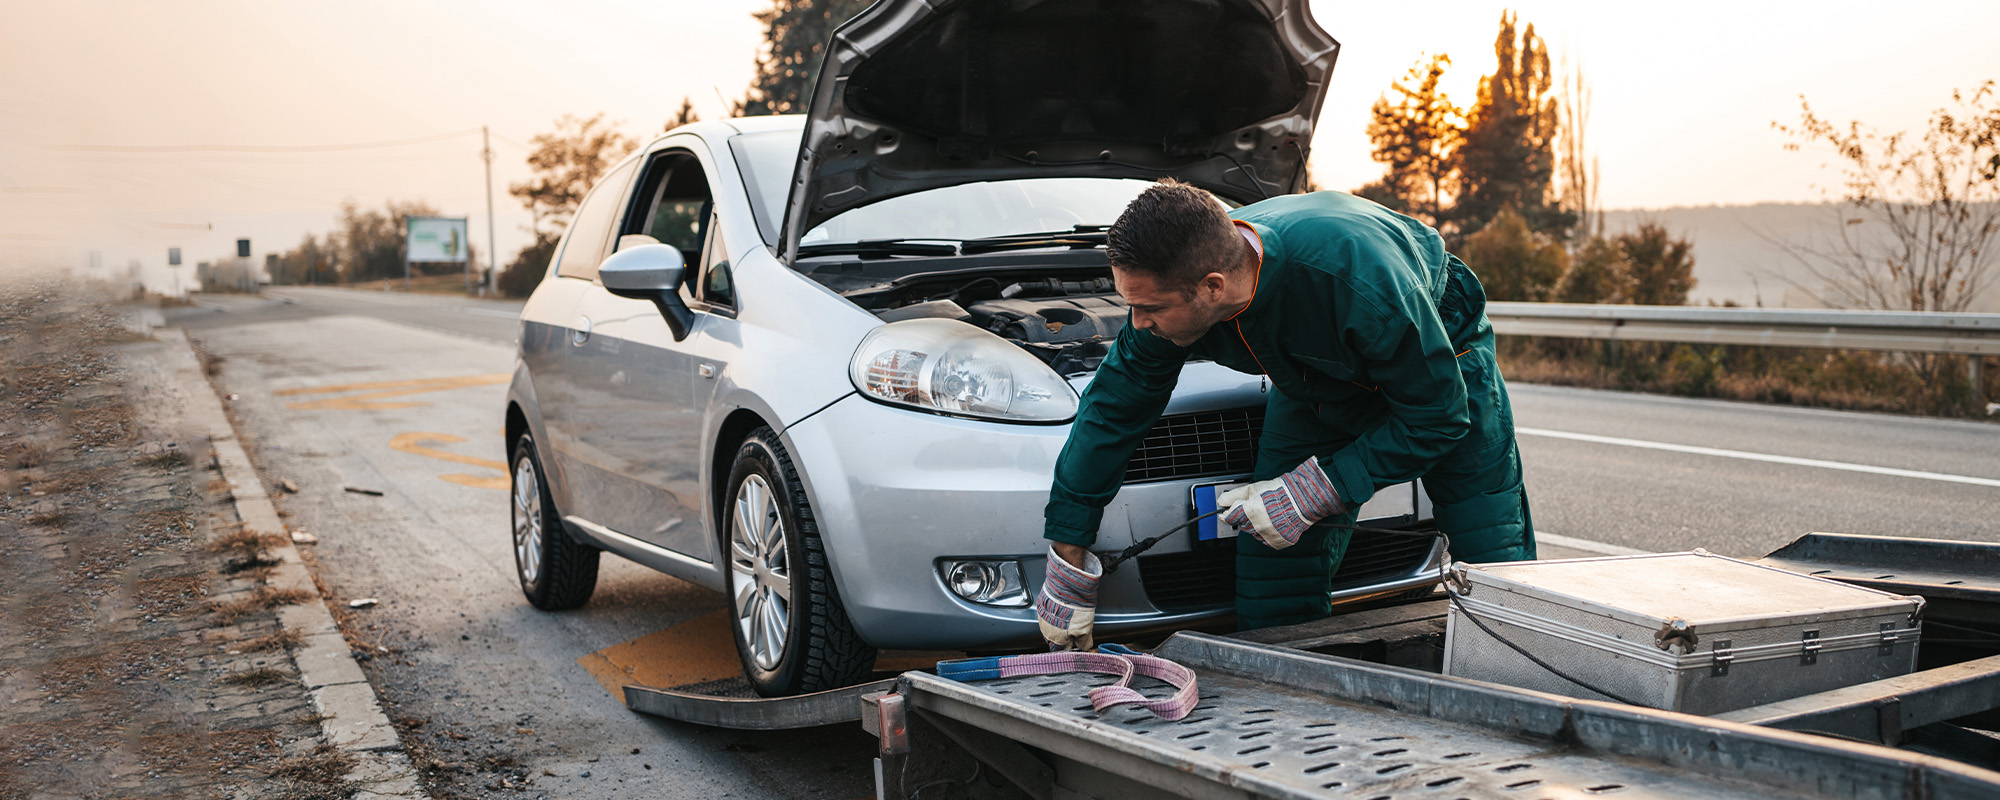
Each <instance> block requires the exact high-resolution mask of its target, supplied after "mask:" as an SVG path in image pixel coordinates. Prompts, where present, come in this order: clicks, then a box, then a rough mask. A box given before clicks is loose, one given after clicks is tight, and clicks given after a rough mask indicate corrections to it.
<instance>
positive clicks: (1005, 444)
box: [784, 364, 1441, 650]
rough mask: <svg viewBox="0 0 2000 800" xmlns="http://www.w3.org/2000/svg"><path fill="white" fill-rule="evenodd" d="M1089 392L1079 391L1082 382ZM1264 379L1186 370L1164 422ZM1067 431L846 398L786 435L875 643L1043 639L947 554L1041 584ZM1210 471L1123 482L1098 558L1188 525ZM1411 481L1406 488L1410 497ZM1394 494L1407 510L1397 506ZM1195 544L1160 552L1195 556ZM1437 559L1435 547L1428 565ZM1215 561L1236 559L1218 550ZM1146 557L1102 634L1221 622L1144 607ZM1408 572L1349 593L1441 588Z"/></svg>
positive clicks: (838, 577) (845, 593)
mask: <svg viewBox="0 0 2000 800" xmlns="http://www.w3.org/2000/svg"><path fill="white" fill-rule="evenodd" d="M1078 388H1079V389H1081V388H1082V387H1081V386H1079V387H1078ZM1260 390H1261V386H1260V382H1259V381H1257V380H1256V379H1255V378H1252V377H1248V376H1243V375H1240V374H1237V373H1233V372H1229V371H1227V370H1223V369H1221V368H1220V367H1216V366H1214V365H1211V364H1191V365H1189V367H1188V369H1187V370H1185V371H1184V372H1183V374H1182V378H1181V385H1180V388H1179V389H1178V390H1177V391H1176V392H1175V397H1174V402H1173V403H1172V404H1171V405H1170V406H1169V408H1168V410H1167V413H1169V414H1173V413H1186V412H1193V411H1207V410H1216V409H1225V408H1241V407H1245V406H1253V405H1259V404H1261V403H1262V402H1263V400H1264V397H1263V395H1262V393H1261V391H1260ZM1068 436H1069V426H1068V425H1021V424H1010V423H1001V422H990V421H983V420H971V419H960V418H954V417H947V416H943V415H939V414H930V413H925V412H921V411H914V410H910V409H903V408H895V407H891V406H887V405H883V404H880V403H876V402H874V401H871V400H869V399H867V398H864V397H862V396H860V395H849V396H848V397H845V398H843V399H841V400H840V401H838V402H835V403H834V404H833V405H831V406H829V407H827V408H826V409H824V410H822V411H820V412H819V413H817V414H815V415H813V416H811V417H809V418H807V419H805V420H803V421H801V422H799V423H797V424H794V425H793V426H791V427H790V428H787V429H786V431H785V433H784V437H785V440H786V445H787V447H788V448H789V449H790V450H791V452H792V456H793V459H794V463H795V464H796V465H798V468H799V470H800V477H801V479H802V480H803V481H804V482H805V484H806V489H807V492H808V494H809V496H810V498H811V502H812V511H813V514H814V516H815V520H816V522H817V525H818V530H819V534H820V536H821V539H822V541H823V542H824V543H825V546H826V553H827V559H828V562H829V566H830V568H831V570H832V572H833V575H834V579H835V582H836V585H837V586H838V587H839V591H840V597H841V602H842V604H843V605H844V607H845V609H846V611H847V614H848V617H849V618H850V619H851V620H852V621H853V622H854V624H855V626H856V628H857V630H858V632H859V633H860V634H861V635H862V637H863V638H864V639H866V640H867V641H869V642H870V643H872V644H874V645H875V646H877V647H882V648H886V649H910V650H920V649H960V650H983V649H1005V648H1013V647H1024V646H1025V647H1031V646H1033V645H1035V644H1036V643H1038V642H1039V641H1040V634H1039V631H1038V629H1037V626H1036V623H1035V614H1034V609H1033V608H1030V607H1012V608H1008V607H996V606H990V605H983V604H978V603H973V602H971V601H968V600H965V599H962V598H960V597H958V596H957V595H955V594H953V593H952V592H951V591H950V590H949V589H948V588H946V586H945V584H944V581H943V579H942V577H941V576H940V573H939V569H938V562H939V560H940V559H946V558H954V557H963V558H985V559H1011V560H1015V561H1018V562H1019V563H1020V565H1021V573H1022V577H1023V578H1024V580H1025V583H1026V588H1027V590H1028V593H1029V596H1030V597H1032V596H1033V593H1034V592H1035V591H1037V590H1039V588H1040V586H1041V579H1042V573H1043V570H1044V568H1045V562H1044V560H1043V559H1044V558H1045V556H1046V553H1047V548H1048V542H1047V540H1045V539H1043V538H1042V507H1043V505H1044V504H1045V503H1047V501H1048V497H1049V482H1050V476H1051V475H1052V474H1053V472H1054V468H1055V462H1056V456H1057V454H1059V453H1060V452H1061V451H1062V448H1063V445H1064V443H1065V442H1066V441H1067V439H1068ZM1229 477H1230V476H1209V477H1202V478H1191V479H1184V480H1169V481H1160V482H1154V483H1143V484H1128V485H1126V486H1124V487H1123V488H1122V489H1121V490H1120V491H1119V492H1118V494H1117V495H1116V496H1115V497H1114V498H1113V499H1112V501H1111V503H1110V504H1109V505H1108V506H1106V508H1105V513H1104V521H1103V524H1102V525H1101V526H1100V528H1099V530H1098V535H1097V541H1096V543H1095V544H1093V545H1092V550H1093V551H1096V552H1099V553H1111V552H1116V551H1118V550H1120V549H1122V548H1124V547H1126V546H1128V545H1130V544H1131V543H1132V542H1134V541H1136V540H1138V539H1143V538H1146V537H1150V536H1154V535H1157V534H1159V533H1161V532H1163V531H1166V530H1168V529H1170V528H1173V527H1174V526H1176V525H1179V524H1181V523H1184V522H1186V521H1187V519H1188V517H1189V516H1190V513H1191V512H1190V508H1191V505H1190V494H1189V492H1190V488H1191V487H1193V486H1195V485H1197V484H1203V483H1213V482H1216V481H1218V480H1228V479H1229ZM1407 486H1408V485H1405V487H1406V488H1407ZM1416 495H1417V493H1416V492H1415V491H1414V490H1413V489H1412V490H1410V491H1408V492H1405V493H1403V494H1400V495H1399V494H1398V493H1396V492H1395V491H1393V490H1385V491H1384V492H1383V493H1382V496H1383V501H1382V503H1381V504H1380V505H1381V507H1380V508H1376V509H1369V508H1364V512H1365V513H1364V517H1370V516H1373V517H1385V516H1387V517H1397V516H1408V517H1414V515H1416V514H1417V513H1418V511H1419V509H1418V505H1419V503H1420V502H1421V501H1420V500H1419V499H1418V498H1417V496H1416ZM1398 498H1403V499H1402V501H1401V502H1402V504H1403V505H1406V506H1408V507H1407V508H1400V507H1398V506H1397V502H1398ZM1190 544H1191V536H1190V535H1188V534H1180V535H1176V536H1173V537H1170V538H1168V539H1166V540H1164V541H1162V542H1160V543H1159V545H1157V546H1156V547H1155V548H1154V549H1153V551H1151V552H1154V553H1158V554H1167V553H1174V552H1185V551H1186V550H1188V549H1189V547H1190ZM1439 555H1441V550H1440V551H1439V552H1437V553H1434V554H1433V558H1432V559H1429V561H1432V562H1434V561H1435V557H1436V556H1439ZM1218 556H1220V557H1224V558H1227V557H1230V556H1228V555H1227V554H1226V553H1219V554H1218ZM1138 566H1139V565H1138V563H1137V562H1136V561H1135V562H1133V563H1132V564H1129V565H1127V566H1125V567H1122V568H1120V569H1119V570H1118V571H1116V572H1114V573H1112V574H1111V575H1108V576H1106V578H1105V581H1104V584H1103V585H1102V587H1101V589H1100V591H1099V598H1098V603H1099V605H1098V615H1097V629H1098V632H1099V636H1100V638H1105V639H1111V638H1116V637H1117V636H1119V635H1121V634H1130V633H1136V632H1139V631H1144V630H1154V629H1162V628H1174V627H1186V626H1192V625H1198V624H1200V623H1204V622H1212V621H1215V620H1217V619H1218V618H1221V617H1225V616H1227V615H1229V614H1230V613H1231V611H1230V609H1229V607H1228V604H1227V603H1226V602H1224V603H1219V604H1216V605H1213V606H1208V607H1205V608H1200V609H1193V610H1189V609H1180V610H1176V611H1163V610H1161V609H1160V608H1159V607H1157V606H1156V605H1154V603H1153V602H1152V601H1150V600H1149V599H1148V596H1147V592H1146V587H1145V585H1144V584H1143V583H1142V580H1141V570H1140V569H1139V568H1137V567H1138ZM1436 574H1437V573H1436V570H1435V566H1434V564H1430V565H1428V570H1427V571H1425V570H1419V569H1414V568H1413V569H1412V570H1409V571H1408V572H1407V573H1399V574H1397V575H1395V576H1392V577H1391V578H1389V579H1386V580H1383V581H1379V582H1374V583H1371V584H1369V585H1367V586H1365V587H1359V588H1358V589H1355V590H1350V591H1344V592H1342V593H1341V594H1342V595H1347V596H1353V595H1374V594H1382V593H1387V592H1397V591H1404V590H1407V589H1412V588H1418V587H1421V586H1424V585H1427V584H1428V583H1430V582H1433V581H1435V579H1436Z"/></svg>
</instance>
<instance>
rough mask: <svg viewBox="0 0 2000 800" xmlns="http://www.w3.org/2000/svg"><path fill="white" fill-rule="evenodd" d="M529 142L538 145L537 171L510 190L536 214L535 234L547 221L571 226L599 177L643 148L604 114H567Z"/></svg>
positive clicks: (532, 166) (532, 161)
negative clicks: (577, 210) (584, 199)
mask: <svg viewBox="0 0 2000 800" xmlns="http://www.w3.org/2000/svg"><path fill="white" fill-rule="evenodd" d="M528 142H529V143H530V144H533V145H534V146H535V149H534V151H533V152H530V153H529V154H528V169H529V170H531V171H533V173H534V174H533V176H532V177H531V178H529V179H528V180H527V181H526V182H524V183H516V184H511V185H509V186H508V187H507V193H508V194H510V195H513V196H514V198H515V199H517V200H520V201H521V205H523V206H526V207H527V209H528V211H529V212H530V213H532V214H533V215H534V222H533V223H532V224H531V225H530V228H529V229H530V231H532V232H535V233H540V232H541V231H542V223H544V222H548V223H550V224H554V225H556V226H558V227H560V226H561V225H563V224H567V223H568V221H569V216H570V215H571V214H574V213H576V206H577V204H578V203H581V202H583V196H584V195H585V194H587V193H589V192H590V187H592V186H595V185H596V184H597V179H598V178H601V177H603V176H604V173H605V171H606V170H609V169H610V168H611V165H613V164H616V163H618V159H620V158H623V157H625V154H627V153H630V152H632V149H633V148H635V147H638V146H639V143H638V142H637V141H635V140H634V139H633V138H632V137H630V136H626V135H625V134H624V133H621V132H619V131H618V130H617V129H616V127H615V126H614V125H612V124H610V123H607V122H605V121H604V115H603V114H601V113H600V114H597V115H595V116H592V117H591V118H589V119H580V118H578V117H576V116H575V115H572V114H564V115H562V116H561V117H560V118H558V119H557V120H556V129H555V130H553V131H550V132H548V133H538V134H535V136H534V138H531V139H529V140H528Z"/></svg>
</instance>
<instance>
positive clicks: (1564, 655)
mask: <svg viewBox="0 0 2000 800" xmlns="http://www.w3.org/2000/svg"><path fill="white" fill-rule="evenodd" d="M1451 582H1452V583H1453V585H1454V587H1455V588H1456V589H1457V591H1459V592H1460V594H1461V595H1462V596H1461V598H1460V600H1461V602H1462V604H1463V606H1464V609H1463V611H1461V609H1460V608H1459V607H1458V606H1456V605H1454V606H1453V607H1452V608H1451V610H1450V613H1449V616H1448V618H1447V627H1446V633H1445V653H1444V673H1445V674H1446V675H1452V676H1457V677H1463V678H1471V679H1474V680H1482V681H1491V682H1493V683H1501V684H1506V685H1508V686H1516V687H1520V688H1524V689H1534V690H1538V691H1544V692H1552V693H1555V694H1562V695H1568V696H1571V697H1582V698H1589V699H1609V698H1606V697H1605V696H1604V695H1600V694H1598V693H1596V692H1593V691H1590V690H1587V689H1584V688H1582V687H1580V686H1577V685H1576V684H1573V683H1570V682H1569V681H1566V680H1564V679H1562V678H1560V677H1557V676H1556V675H1554V674H1553V673H1551V672H1549V671H1548V670H1547V669H1544V668H1543V667H1541V666H1539V665H1537V664H1535V663H1534V662H1532V661H1530V660H1528V659H1527V658H1525V657H1523V656H1522V655H1520V654H1519V653H1516V652H1514V651H1513V650H1512V649H1510V648H1508V647H1507V646H1506V645H1505V644H1504V643H1502V642H1500V641H1498V640H1496V639H1495V638H1494V637H1493V635H1490V634H1489V633H1487V632H1486V631H1485V630H1481V629H1480V628H1479V627H1478V626H1476V625H1474V624H1471V623H1469V622H1467V621H1466V620H1465V619H1463V618H1462V617H1463V614H1464V613H1467V612H1469V613H1471V614H1472V615H1473V616H1474V617H1475V618H1476V619H1477V620H1478V621H1480V622H1483V623H1485V626H1486V627H1487V628H1490V629H1492V631H1493V633H1497V634H1498V635H1500V636H1504V637H1506V638H1507V639H1508V640H1509V641H1512V642H1513V643H1514V644H1516V645H1519V646H1520V647H1521V648H1522V649H1525V650H1527V651H1528V652H1529V653H1533V654H1534V655H1535V656H1536V657H1537V658H1540V659H1542V660H1543V661H1546V662H1548V663H1549V664H1550V665H1552V666H1554V667H1556V668H1557V669H1559V670H1561V671H1562V672H1564V673H1566V674H1568V675H1571V676H1573V677H1576V678H1579V679H1581V680H1583V681H1585V682H1588V683H1590V684H1592V685H1595V686H1597V687H1599V688H1601V689H1604V690H1606V691H1609V692H1615V693H1617V694H1619V695H1622V696H1624V697H1625V698H1626V699H1628V700H1631V701H1633V702H1636V703H1639V704H1642V705H1647V706H1651V707H1653V708H1660V709H1666V710H1669V711H1682V712H1686V713H1691V714H1719V713H1723V712H1727V711H1733V710H1736V709H1739V708H1746V707H1749V706H1755V705H1761V704H1764V703H1770V702H1775V701H1778V700H1784V699H1787V698H1792V697H1798V696H1801V695H1807V694H1813V693H1815V692H1822V691H1827V690H1830V689H1837V688H1842V687H1846V686H1853V685H1856V684H1861V683H1867V682H1869V681H1876V680H1881V679H1883V678H1889V677H1894V676H1898V675H1905V674H1908V673H1910V672H1911V671H1913V670H1914V669H1915V668H1916V662H1917V632H1918V621H1919V618H1920V616H1921V614H1922V611H1923V604H1924V601H1923V598H1921V597H1909V596H1903V595H1897V594H1890V593H1888V592H1882V591H1877V590H1874V589H1865V588H1861V587H1858V586H1851V585H1848V584H1843V583H1837V582H1834V581H1830V580H1826V579H1823V578H1816V577H1813V576H1810V575H1801V574H1799V573H1795V572H1789V571H1786V570H1782V569H1778V568H1775V567H1768V566H1762V565H1758V564H1752V563H1749V562H1745V561H1738V560H1736V559H1733V558H1726V557H1723V556H1718V555H1714V554H1711V553H1708V552H1705V551H1701V550H1696V551H1694V552H1691V553H1662V554H1657V555H1638V556H1616V557H1609V558H1578V559H1569V560H1562V561H1522V562H1515V563H1507V564H1480V565H1468V564H1460V565H1457V566H1455V567H1454V568H1453V575H1452V578H1451Z"/></svg>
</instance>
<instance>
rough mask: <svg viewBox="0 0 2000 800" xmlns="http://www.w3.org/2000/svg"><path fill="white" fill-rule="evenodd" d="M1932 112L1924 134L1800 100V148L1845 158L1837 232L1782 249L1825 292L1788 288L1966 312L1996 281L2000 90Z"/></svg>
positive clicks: (1956, 96)
mask: <svg viewBox="0 0 2000 800" xmlns="http://www.w3.org/2000/svg"><path fill="white" fill-rule="evenodd" d="M1951 99H1952V103H1953V106H1948V107H1944V108H1939V109H1937V110H1935V111H1933V112H1931V116H1930V120H1929V123H1928V124H1927V125H1926V126H1925V127H1924V130H1923V132H1922V135H1921V136H1920V137H1911V136H1910V135H1909V133H1908V132H1899V133H1893V134H1888V135H1883V134H1880V133H1877V132H1876V131H1875V130H1874V129H1873V128H1868V127H1864V126H1863V125H1862V124H1861V123H1860V122H1858V121H1856V122H1849V123H1848V124H1847V125H1846V126H1845V127H1839V126H1836V125H1834V124H1833V123H1832V122H1831V121H1829V120H1827V119H1825V118H1823V117H1821V116H1819V115H1818V114H1817V113H1814V111H1813V110H1812V106H1811V104H1809V103H1807V102H1806V100H1805V98H1804V97H1800V98H1799V106H1800V113H1799V122H1798V124H1797V125H1796V126H1788V125H1783V124H1780V123H1777V122H1773V123H1771V126H1772V127H1774V128H1777V129H1778V130H1779V131H1782V132H1784V133H1785V134H1786V135H1787V136H1788V137H1790V138H1791V140H1792V141H1790V142H1787V143H1786V144H1785V149H1787V150H1792V151H1797V150H1798V149H1800V146H1801V145H1802V144H1814V143H1824V144H1826V145H1828V146H1830V147H1832V148H1833V150H1834V152H1835V153H1836V154H1837V155H1839V162H1840V163H1841V168H1840V169H1841V176H1842V180H1843V185H1842V191H1841V192H1840V194H1839V195H1838V196H1837V199H1838V201H1839V202H1838V203H1836V204H1834V205H1832V206H1830V209H1831V213H1832V214H1834V215H1836V216H1835V217H1834V224H1833V225H1832V226H1831V228H1832V231H1833V232H1832V233H1831V234H1827V235H1825V236H1822V237H1819V238H1816V239H1813V240H1809V241H1804V242H1778V244H1779V245H1780V246H1781V247H1783V248H1784V249H1785V250H1786V252H1787V253H1788V254H1789V255H1790V256H1791V257H1792V259H1793V260H1794V261H1796V262H1798V263H1799V265H1800V266H1802V267H1803V268H1804V269H1805V271H1806V273H1807V274H1808V275H1810V276H1811V277H1812V278H1813V279H1814V280H1816V281H1817V284H1816V285H1807V283H1806V282H1801V281H1794V280H1791V279H1790V278H1787V279H1786V280H1787V281H1788V282H1790V283H1792V285H1794V286H1796V287H1798V288H1799V290H1800V291H1802V292H1804V293H1805V294H1806V295H1807V296H1809V297H1811V298H1812V299H1813V300H1815V301H1817V302H1819V303H1820V304H1822V305H1825V306H1827V307H1829V308H1876V309H1897V310H1909V311H1964V310H1965V309H1966V308H1967V307H1969V306H1971V305H1972V303H1973V302H1974V301H1976V300H1978V299H1979V297H1980V295H1981V294H1982V293H1984V292H1985V291H1986V289H1987V288H1989V286H1990V285H1991V284H1992V282H1993V278H1994V277H1995V274H1994V273H1995V270H1994V261H1995V259H1996V254H1995V250H1996V245H2000V241H1996V240H2000V105H1997V104H1996V98H1995V94H1994V82H1993V81H1987V82H1985V83H1984V84H1981V85H1980V86H1979V88H1978V89H1977V90H1975V91H1973V92H1971V93H1970V94H1965V93H1962V92H1959V91H1953V92H1952V93H1951Z"/></svg>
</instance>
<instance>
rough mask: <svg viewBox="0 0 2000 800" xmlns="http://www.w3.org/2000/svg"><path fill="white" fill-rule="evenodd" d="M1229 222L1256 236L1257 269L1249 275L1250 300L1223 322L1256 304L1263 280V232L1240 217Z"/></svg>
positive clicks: (1238, 333) (1239, 333)
mask: <svg viewBox="0 0 2000 800" xmlns="http://www.w3.org/2000/svg"><path fill="white" fill-rule="evenodd" d="M1229 223H1230V224H1231V225H1234V226H1236V227H1238V228H1242V229H1243V230H1246V231H1249V232H1250V235H1251V236H1255V237H1257V271H1256V272H1255V273H1253V274H1251V276H1250V302H1248V303H1244V304H1243V307H1242V308H1239V309H1236V313H1234V314H1231V315H1229V316H1228V318H1226V319H1224V320H1223V322H1229V321H1231V320H1234V319H1236V318H1237V317H1240V316H1243V312H1245V311H1249V310H1250V307H1251V306H1253V305H1256V304H1257V284H1258V283H1259V282H1261V281H1263V280H1264V251H1265V249H1266V247H1265V245H1264V234H1261V233H1258V232H1257V228H1256V226H1253V225H1251V224H1250V223H1248V222H1244V221H1243V220H1240V219H1232V220H1230V221H1229ZM1237 336H1239V337H1240V336H1242V331H1241V330H1238V331H1237ZM1249 346H1250V345H1249V343H1248V342H1245V343H1244V347H1245V348H1248V347H1249ZM1250 357H1251V358H1256V357H1257V354H1255V353H1251V354H1250ZM1258 366H1260V367H1261V366H1263V365H1262V364H1259V365H1258Z"/></svg>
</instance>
